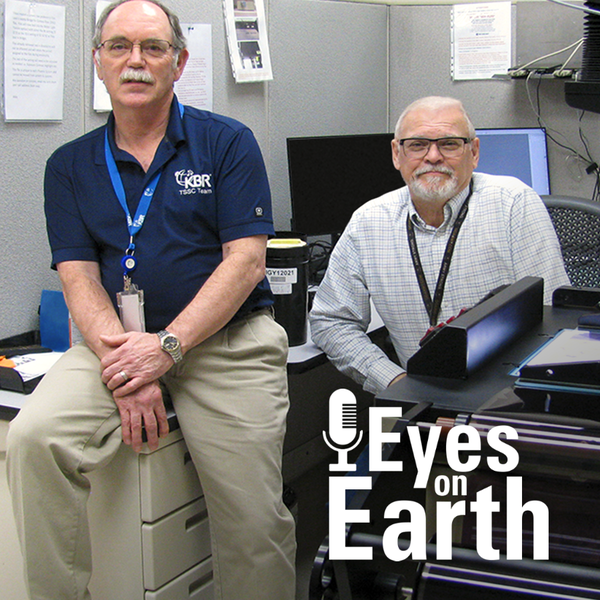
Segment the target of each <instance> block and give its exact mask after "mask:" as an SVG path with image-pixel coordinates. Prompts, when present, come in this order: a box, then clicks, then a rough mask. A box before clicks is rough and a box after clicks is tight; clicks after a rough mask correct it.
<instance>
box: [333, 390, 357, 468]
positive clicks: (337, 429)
mask: <svg viewBox="0 0 600 600" xmlns="http://www.w3.org/2000/svg"><path fill="white" fill-rule="evenodd" d="M356 411H357V405H356V396H355V395H354V394H353V393H352V392H351V391H350V390H346V389H341V390H336V391H335V392H333V394H331V396H330V397H329V433H327V432H326V431H325V430H323V439H324V440H325V443H326V444H327V445H328V446H329V447H330V448H331V449H332V450H336V451H337V453H338V462H337V463H334V464H330V465H329V470H330V471H356V465H354V464H352V465H351V464H349V463H348V452H350V450H354V448H356V446H358V444H359V443H360V441H361V440H362V434H363V432H362V430H360V431H358V433H357V431H356Z"/></svg>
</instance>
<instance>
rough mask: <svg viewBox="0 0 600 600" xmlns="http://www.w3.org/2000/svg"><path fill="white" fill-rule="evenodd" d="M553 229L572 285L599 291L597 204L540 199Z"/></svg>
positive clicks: (564, 198) (599, 210)
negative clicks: (546, 210)
mask: <svg viewBox="0 0 600 600" xmlns="http://www.w3.org/2000/svg"><path fill="white" fill-rule="evenodd" d="M542 199H543V201H544V203H545V204H546V208H547V209H548V212H549V213H550V218H551V219H552V223H553V224H554V228H555V229H556V233H557V235H558V239H559V241H560V247H561V250H562V254H563V258H564V261H565V268H566V270H567V274H568V276H569V279H570V281H571V285H572V286H574V287H578V288H584V287H595V288H600V204H599V203H597V202H593V201H592V200H586V199H584V198H572V197H569V196H542Z"/></svg>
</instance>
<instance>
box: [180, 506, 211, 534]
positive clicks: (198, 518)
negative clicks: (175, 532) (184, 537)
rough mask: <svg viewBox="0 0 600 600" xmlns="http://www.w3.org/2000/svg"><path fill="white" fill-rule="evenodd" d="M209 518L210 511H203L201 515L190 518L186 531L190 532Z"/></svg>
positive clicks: (186, 524)
mask: <svg viewBox="0 0 600 600" xmlns="http://www.w3.org/2000/svg"><path fill="white" fill-rule="evenodd" d="M207 517H208V511H206V510H202V511H200V512H199V513H197V514H195V515H193V516H192V517H190V518H189V519H186V521H185V530H186V531H190V530H191V529H193V528H194V527H197V526H198V525H200V523H202V521H205V520H206V518H207Z"/></svg>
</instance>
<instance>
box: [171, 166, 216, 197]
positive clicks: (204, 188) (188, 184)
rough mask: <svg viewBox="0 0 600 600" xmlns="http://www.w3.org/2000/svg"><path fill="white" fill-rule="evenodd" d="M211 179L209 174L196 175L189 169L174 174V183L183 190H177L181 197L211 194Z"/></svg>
mask: <svg viewBox="0 0 600 600" xmlns="http://www.w3.org/2000/svg"><path fill="white" fill-rule="evenodd" d="M211 177H212V175H211V174H209V173H203V174H202V175H198V173H194V171H192V170H191V169H187V170H186V169H182V170H181V171H176V172H175V181H176V182H177V184H178V185H180V186H181V187H182V188H183V189H182V190H179V193H180V194H181V195H187V194H197V193H200V194H212V183H211Z"/></svg>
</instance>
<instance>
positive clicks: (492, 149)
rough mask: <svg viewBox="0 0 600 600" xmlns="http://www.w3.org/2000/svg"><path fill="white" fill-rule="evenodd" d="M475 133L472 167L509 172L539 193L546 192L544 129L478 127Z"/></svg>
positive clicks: (482, 170)
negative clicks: (474, 164)
mask: <svg viewBox="0 0 600 600" xmlns="http://www.w3.org/2000/svg"><path fill="white" fill-rule="evenodd" d="M477 137H478V138H479V140H480V151H479V164H478V165H477V169H475V170H476V171H479V172H480V173H490V174H491V175H512V176H513V177H517V178H518V179H520V180H521V181H523V182H524V183H526V184H527V185H529V186H531V187H532V188H533V189H534V190H535V191H536V192H537V193H538V194H540V195H542V194H549V193H550V174H549V169H548V147H547V143H546V131H545V129H543V128H541V127H524V128H520V129H516V128H515V129H506V128H504V129H478V130H477Z"/></svg>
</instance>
